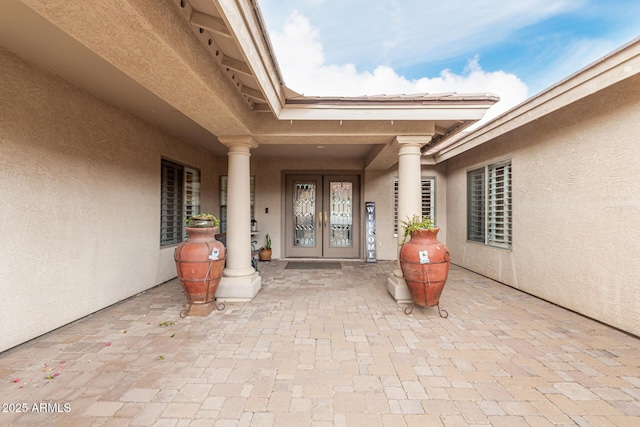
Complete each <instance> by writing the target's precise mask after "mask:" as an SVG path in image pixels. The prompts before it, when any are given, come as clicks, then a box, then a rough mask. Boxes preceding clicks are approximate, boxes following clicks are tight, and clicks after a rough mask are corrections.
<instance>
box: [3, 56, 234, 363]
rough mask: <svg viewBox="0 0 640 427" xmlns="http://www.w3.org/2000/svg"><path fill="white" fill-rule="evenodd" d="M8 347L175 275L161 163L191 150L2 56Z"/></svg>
mask: <svg viewBox="0 0 640 427" xmlns="http://www.w3.org/2000/svg"><path fill="white" fill-rule="evenodd" d="M0 80H1V81H2V84H1V85H0V195H1V200H2V202H1V203H0V236H1V238H2V244H1V245H0V307H2V308H1V310H0V351H2V350H5V349H7V348H10V347H12V346H15V345H17V344H19V343H21V342H24V341H26V340H28V339H30V338H33V337H36V336H38V335H40V334H43V333H45V332H47V331H50V330H52V329H54V328H56V327H59V326H61V325H64V324H66V323H68V322H71V321H73V320H75V319H78V318H80V317H82V316H84V315H87V314H89V313H92V312H95V311H96V310H100V309H102V308H104V307H106V306H108V305H110V304H113V303H116V302H118V301H120V300H122V299H125V298H127V297H129V296H132V295H135V294H136V293H138V292H141V291H143V290H145V289H148V288H150V287H152V286H154V285H157V284H158V283H161V282H164V281H166V280H168V279H170V278H172V277H175V275H176V273H175V266H174V264H173V247H169V248H165V249H160V246H159V235H160V162H161V157H166V158H169V159H172V160H174V161H177V162H180V163H183V164H187V165H189V166H193V167H196V168H200V169H201V172H202V195H203V197H202V206H203V210H205V211H207V210H211V211H217V209H218V206H217V204H218V201H217V199H218V192H217V188H218V173H217V171H216V168H217V167H218V166H219V164H220V163H221V162H222V161H224V160H225V159H218V158H214V157H212V156H211V155H209V154H208V153H206V152H204V151H202V150H199V149H196V148H193V147H192V146H189V145H186V144H183V143H181V142H179V141H177V140H176V139H174V138H172V137H170V136H168V135H166V134H164V133H162V132H160V131H158V130H156V129H154V128H152V127H150V126H147V125H145V124H144V123H142V122H141V121H140V120H138V119H137V118H135V117H133V116H131V115H129V114H126V113H124V112H122V111H120V110H118V109H116V108H114V107H111V106H109V105H107V104H105V103H103V102H101V101H99V100H97V99H95V98H94V97H92V96H91V95H90V94H88V93H86V92H84V91H82V90H80V89H77V88H75V87H73V86H71V85H69V84H68V83H66V82H64V81H63V80H61V79H59V78H58V77H56V76H54V75H52V74H49V73H47V72H45V71H43V70H42V69H39V68H37V67H36V66H34V65H32V64H30V63H28V62H24V61H23V60H21V59H20V58H18V57H16V56H15V55H13V54H11V53H9V52H7V51H6V50H4V49H2V48H0Z"/></svg>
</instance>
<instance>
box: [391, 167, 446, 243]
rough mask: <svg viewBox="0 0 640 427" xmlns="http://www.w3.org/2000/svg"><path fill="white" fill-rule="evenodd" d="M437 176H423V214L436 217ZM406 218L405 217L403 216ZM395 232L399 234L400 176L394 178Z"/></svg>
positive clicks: (396, 234) (395, 234)
mask: <svg viewBox="0 0 640 427" xmlns="http://www.w3.org/2000/svg"><path fill="white" fill-rule="evenodd" d="M435 181H436V180H435V178H422V187H421V188H422V189H421V195H420V197H421V201H422V202H421V206H422V216H428V217H430V218H431V219H432V220H433V221H435V220H436V218H435V205H434V203H435ZM403 219H404V218H403ZM393 234H394V236H398V178H394V179H393Z"/></svg>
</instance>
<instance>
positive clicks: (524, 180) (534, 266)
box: [447, 75, 640, 335]
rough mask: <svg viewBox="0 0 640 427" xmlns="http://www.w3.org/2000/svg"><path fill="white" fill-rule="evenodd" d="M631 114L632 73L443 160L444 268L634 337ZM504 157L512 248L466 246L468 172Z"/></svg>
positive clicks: (636, 239) (639, 235) (637, 106)
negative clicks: (447, 255)
mask: <svg viewBox="0 0 640 427" xmlns="http://www.w3.org/2000/svg"><path fill="white" fill-rule="evenodd" d="M639 117H640V77H638V76H637V75H636V76H635V77H633V78H629V79H627V80H626V81H623V82H622V83H619V84H617V85H616V86H614V87H613V88H608V89H606V90H603V91H601V92H599V93H596V94H593V95H591V96H590V97H588V98H587V99H585V100H584V101H581V102H579V103H578V104H577V105H570V106H568V107H565V108H564V109H562V110H560V111H559V112H556V113H554V114H552V115H551V116H547V117H544V118H542V119H540V120H537V121H536V122H534V123H532V124H530V125H527V126H523V127H521V128H519V129H516V130H515V131H512V132H509V133H506V134H505V135H503V136H501V137H499V138H497V139H495V140H493V141H491V142H489V143H487V144H484V145H482V146H480V147H478V148H476V149H473V150H471V151H468V152H466V153H464V154H463V155H460V156H458V157H456V158H454V159H452V160H449V161H448V178H447V187H448V188H447V223H448V224H447V225H448V232H447V244H448V246H449V249H450V250H451V259H452V262H453V263H455V264H458V265H461V266H463V267H465V268H468V269H470V270H473V271H476V272H478V273H480V274H483V275H486V276H488V277H491V278H493V279H496V280H498V281H501V282H503V283H506V284H508V285H511V286H514V287H516V288H519V289H522V290H524V291H526V292H529V293H532V294H534V295H537V296H539V297H541V298H543V299H546V300H549V301H551V302H554V303H557V304H559V305H561V306H564V307H567V308H569V309H571V310H575V311H576V312H579V313H582V314H585V315H587V316H589V317H592V318H595V319H597V320H600V321H602V322H605V323H607V324H610V325H613V326H615V327H618V328H621V329H623V330H626V331H629V332H631V333H633V334H636V335H640V282H638V277H640V262H639V261H638V255H639V254H640V220H639V219H640V168H639V165H640V145H639V144H638V130H639V127H638V126H639V125H638V123H639V122H638V118H639ZM507 158H511V160H512V166H513V248H512V250H504V249H497V248H491V247H487V246H483V245H480V244H476V243H468V242H467V241H466V212H467V211H466V171H467V170H470V169H472V168H475V167H477V166H483V165H485V164H488V163H493V162H495V161H499V160H502V159H507ZM469 297H470V298H473V296H472V295H470V296H469Z"/></svg>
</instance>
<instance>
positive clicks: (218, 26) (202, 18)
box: [189, 11, 232, 37]
mask: <svg viewBox="0 0 640 427" xmlns="http://www.w3.org/2000/svg"><path fill="white" fill-rule="evenodd" d="M189 22H191V24H192V25H195V26H197V27H200V28H204V29H206V30H209V31H213V32H214V33H217V34H220V35H222V36H225V37H232V36H231V33H230V32H229V29H228V28H227V26H226V25H225V23H224V21H223V20H222V18H218V17H215V16H211V15H207V14H205V13H201V12H196V11H193V13H192V14H191V18H190V19H189Z"/></svg>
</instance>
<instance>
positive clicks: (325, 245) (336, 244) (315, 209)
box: [285, 174, 360, 258]
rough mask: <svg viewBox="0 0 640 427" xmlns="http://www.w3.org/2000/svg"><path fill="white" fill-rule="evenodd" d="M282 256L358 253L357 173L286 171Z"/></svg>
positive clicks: (356, 254)
mask: <svg viewBox="0 0 640 427" xmlns="http://www.w3.org/2000/svg"><path fill="white" fill-rule="evenodd" d="M285 204H286V205H285V206H286V208H285V209H286V215H285V224H286V225H285V243H286V244H285V256H286V257H304V258H358V257H359V256H360V242H359V238H360V237H359V236H360V225H359V224H360V210H359V209H360V207H359V204H360V176H359V175H355V174H353V175H287V179H286V194H285Z"/></svg>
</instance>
